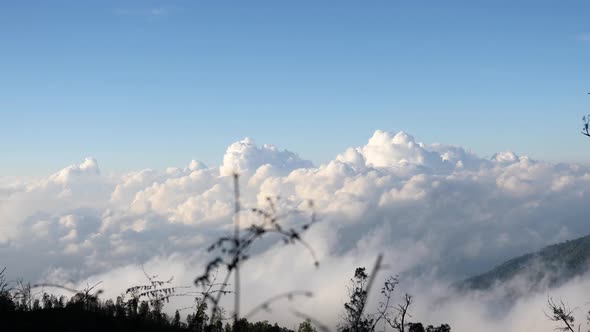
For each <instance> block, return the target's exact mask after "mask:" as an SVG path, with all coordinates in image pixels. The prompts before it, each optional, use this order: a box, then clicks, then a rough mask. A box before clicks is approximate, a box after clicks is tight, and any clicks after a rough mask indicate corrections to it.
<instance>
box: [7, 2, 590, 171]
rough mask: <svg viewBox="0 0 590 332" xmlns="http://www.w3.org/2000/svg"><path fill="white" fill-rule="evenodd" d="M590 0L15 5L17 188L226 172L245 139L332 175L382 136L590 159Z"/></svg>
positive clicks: (12, 115)
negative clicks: (68, 175) (55, 181)
mask: <svg viewBox="0 0 590 332" xmlns="http://www.w3.org/2000/svg"><path fill="white" fill-rule="evenodd" d="M589 17H590V2H587V1H240V2H237V1H236V2H229V1H153V2H152V1H52V2H28V1H14V2H12V3H9V2H2V3H1V4H0V155H1V157H0V160H1V162H0V175H5V176H10V175H31V174H45V173H49V172H52V171H55V170H57V169H59V168H61V167H63V166H64V165H68V164H72V163H77V162H80V161H81V160H83V158H84V157H86V156H93V157H95V158H97V159H98V161H99V163H100V165H101V168H102V169H103V170H106V171H123V170H128V169H138V168H146V167H151V168H163V167H166V166H173V165H176V166H181V165H184V164H186V163H188V161H190V160H191V159H193V158H194V159H199V160H202V161H204V162H205V163H206V164H208V165H210V166H214V165H218V164H220V163H221V158H222V156H223V152H224V151H225V148H226V147H227V146H228V145H229V144H230V143H232V142H234V141H236V140H239V139H241V138H243V137H246V136H249V137H252V138H254V139H255V140H256V141H257V142H258V143H259V144H261V143H272V144H275V145H277V146H279V147H281V148H287V149H289V150H292V151H295V152H297V153H299V154H300V155H301V156H302V157H303V158H307V159H311V160H312V161H314V162H315V163H316V164H319V163H321V162H324V161H326V160H329V159H331V158H333V157H334V156H335V155H336V154H337V153H340V152H342V151H343V150H344V149H346V148H347V147H350V146H359V145H362V144H364V143H365V142H366V140H367V139H368V138H369V137H370V136H371V134H372V133H373V131H374V130H375V129H383V130H388V131H394V132H395V131H399V130H404V131H407V132H409V133H411V134H412V135H414V136H416V137H417V139H418V140H420V141H424V142H425V143H433V142H442V143H449V144H456V145H461V146H464V147H467V148H469V149H471V150H473V151H474V152H476V153H478V154H480V155H482V156H487V155H491V154H492V153H494V152H497V151H503V150H513V151H515V152H517V153H520V154H528V155H531V156H533V157H534V158H539V159H547V160H551V161H580V162H588V161H590V154H589V153H588V151H589V148H590V141H589V140H587V139H586V140H585V139H584V137H582V135H580V134H579V129H580V128H581V117H582V115H583V114H585V113H590V96H589V95H587V91H590V75H589V74H590V20H589V19H588V18H589Z"/></svg>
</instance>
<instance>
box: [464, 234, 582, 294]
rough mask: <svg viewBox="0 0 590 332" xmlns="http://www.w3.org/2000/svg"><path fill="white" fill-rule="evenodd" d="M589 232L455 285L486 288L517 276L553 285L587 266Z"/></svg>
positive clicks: (466, 288)
mask: <svg viewBox="0 0 590 332" xmlns="http://www.w3.org/2000/svg"><path fill="white" fill-rule="evenodd" d="M589 260H590V235H589V236H584V237H581V238H578V239H575V240H570V241H566V242H562V243H559V244H554V245H551V246H548V247H545V248H543V249H542V250H540V251H538V252H536V253H530V254H526V255H523V256H520V257H516V258H513V259H511V260H509V261H506V262H504V263H502V264H500V265H498V266H497V267H495V268H493V269H492V270H490V271H488V272H486V273H484V274H481V275H478V276H475V277H471V278H469V279H466V280H464V281H462V282H460V283H458V284H457V285H456V287H457V288H459V289H462V290H485V289H490V288H492V287H493V286H495V285H497V284H502V283H505V282H508V281H510V280H513V279H514V278H515V277H517V276H520V277H523V278H526V280H527V281H528V285H529V286H530V287H536V286H538V285H539V284H541V283H543V284H545V285H548V286H556V285H559V284H560V283H563V282H565V281H567V280H569V279H571V278H573V277H575V276H578V275H580V274H582V273H584V272H585V271H586V270H587V269H588V267H589Z"/></svg>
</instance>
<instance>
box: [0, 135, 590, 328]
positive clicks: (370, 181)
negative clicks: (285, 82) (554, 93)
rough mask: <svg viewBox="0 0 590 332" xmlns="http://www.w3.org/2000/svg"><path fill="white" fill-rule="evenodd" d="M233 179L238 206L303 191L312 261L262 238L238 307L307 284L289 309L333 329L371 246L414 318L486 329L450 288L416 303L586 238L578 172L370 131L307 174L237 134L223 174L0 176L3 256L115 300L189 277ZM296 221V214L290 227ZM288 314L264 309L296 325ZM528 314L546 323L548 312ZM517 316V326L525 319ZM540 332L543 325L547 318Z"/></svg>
mask: <svg viewBox="0 0 590 332" xmlns="http://www.w3.org/2000/svg"><path fill="white" fill-rule="evenodd" d="M234 172H238V173H239V174H240V183H241V188H240V189H241V199H242V203H243V205H244V207H245V208H248V207H254V206H259V205H262V204H265V203H266V198H267V197H276V196H280V197H281V200H280V202H282V203H281V204H284V205H285V206H299V205H301V206H303V205H302V204H303V202H304V201H305V200H307V199H311V200H313V201H314V205H315V207H316V210H317V213H318V216H319V219H320V222H319V223H318V224H317V225H314V226H313V227H312V228H311V229H310V230H309V231H308V232H307V233H306V234H305V240H306V241H307V242H308V243H309V244H310V245H311V246H312V247H313V248H314V249H315V251H316V254H317V256H318V258H319V259H320V262H321V268H320V269H319V270H316V269H315V268H314V267H313V264H312V260H311V258H310V257H309V256H308V255H307V254H306V252H305V250H303V249H302V248H301V247H283V246H282V245H279V244H275V243H274V242H272V241H269V242H265V244H264V245H263V246H261V247H257V249H256V253H257V254H256V255H255V257H254V258H253V259H252V260H251V261H250V262H248V264H247V265H246V267H245V269H246V272H245V273H244V275H245V276H247V277H245V278H244V284H245V287H244V290H245V291H244V292H245V294H244V296H243V298H244V299H247V300H245V301H247V303H245V304H244V305H245V307H246V309H247V308H249V307H251V306H253V305H254V304H256V303H258V302H259V301H261V300H263V299H264V298H265V297H268V296H271V295H273V294H276V293H279V292H282V291H284V290H286V289H292V288H295V289H297V288H306V289H307V288H309V289H311V290H313V291H314V292H315V293H316V297H315V298H314V299H312V300H309V301H305V302H304V303H300V304H298V306H299V308H300V309H301V308H303V309H305V311H308V312H315V313H319V314H320V315H321V316H322V319H324V320H326V322H329V323H332V324H333V323H335V320H336V319H337V317H338V315H339V313H340V311H341V308H342V303H343V302H344V300H345V297H346V289H345V285H346V282H347V280H348V278H349V277H350V275H351V274H352V273H353V271H354V268H355V267H356V266H361V265H363V266H367V267H370V266H371V265H372V263H373V260H374V259H375V257H376V256H377V255H378V253H383V254H384V255H385V259H386V263H387V265H388V266H390V270H389V271H388V273H391V274H400V275H401V277H402V279H404V278H405V279H406V280H412V282H406V283H405V284H404V287H405V288H407V289H409V290H413V291H414V292H415V293H417V294H416V295H417V296H418V297H417V301H418V302H417V303H421V302H420V296H421V297H422V299H424V302H422V303H421V304H417V307H416V317H417V318H418V319H420V320H426V321H429V320H430V321H431V322H432V323H436V322H437V321H441V322H442V321H445V322H449V323H451V324H452V325H454V327H455V326H460V327H461V328H459V329H458V330H462V329H466V328H467V326H466V325H462V324H465V322H461V321H460V318H461V317H462V316H461V315H460V309H465V310H466V309H467V308H472V310H473V313H474V315H476V317H479V319H480V320H481V321H482V322H486V323H488V320H487V318H485V317H487V316H486V315H488V313H487V310H489V308H488V307H486V305H479V304H478V305H476V304H474V303H472V302H478V301H480V300H481V299H479V300H478V299H473V298H468V297H460V298H459V299H458V300H457V301H455V302H453V303H452V304H449V305H446V306H444V308H446V309H441V308H439V309H437V310H432V308H429V307H428V305H426V303H425V302H428V301H431V300H433V299H435V298H437V297H443V295H444V296H447V297H448V296H449V294H446V293H444V291H442V290H441V289H446V288H445V287H444V286H443V285H446V284H448V283H449V282H452V281H455V280H457V279H460V278H463V277H466V276H469V275H471V274H474V273H478V272H482V271H484V270H485V269H487V268H490V267H491V266H492V265H494V264H496V263H498V262H501V261H503V260H505V259H508V258H511V257H513V256H516V255H520V254H523V253H526V252H529V251H533V250H536V249H539V248H540V247H542V246H544V245H547V244H551V243H554V242H558V241H562V240H565V239H568V238H573V237H577V236H581V235H586V234H589V233H590V225H589V224H587V223H585V222H584V221H585V218H586V216H587V215H588V212H589V209H588V204H587V202H588V201H589V198H590V186H589V185H590V169H589V168H587V167H584V166H580V165H573V164H572V165H570V164H552V163H546V162H540V161H535V160H531V159H530V158H528V157H524V156H517V155H515V154H514V153H511V152H503V153H498V154H496V155H494V157H492V158H491V159H483V158H480V157H478V156H477V155H475V154H473V153H471V152H469V151H467V150H465V149H463V148H461V147H457V146H448V145H443V144H432V145H426V144H423V143H419V142H416V140H415V139H414V138H413V137H412V136H411V135H409V134H406V133H403V132H400V133H397V134H392V133H387V132H384V131H376V132H375V133H374V134H373V136H372V137H371V138H370V139H369V141H368V143H367V144H366V145H364V146H360V147H356V148H349V149H347V150H345V151H344V152H343V153H341V154H339V155H338V156H336V157H335V158H334V159H333V160H332V161H330V162H327V163H325V164H323V165H320V166H317V167H315V166H313V164H312V163H311V162H309V161H306V160H303V159H301V158H300V157H298V156H297V155H296V154H295V153H293V152H289V151H282V150H279V149H278V148H276V147H274V146H272V145H263V146H260V147H259V146H257V145H256V144H255V143H254V141H253V140H251V139H244V140H242V141H240V142H236V143H234V144H232V145H231V146H230V147H228V149H227V151H226V153H225V155H224V157H223V163H222V165H221V166H220V167H213V168H209V167H207V166H205V165H203V164H202V163H199V162H197V161H191V162H190V164H189V165H188V166H186V167H179V168H168V169H166V170H164V171H156V170H140V171H137V172H131V173H128V174H124V175H122V176H118V177H113V176H105V175H103V174H102V173H101V172H100V170H99V167H98V163H97V162H96V161H95V160H94V159H91V158H89V159H86V160H85V161H83V162H82V163H81V164H79V165H73V166H69V167H66V168H64V169H63V170H61V171H59V172H57V173H55V174H53V175H50V176H48V177H46V178H44V179H38V180H29V181H23V180H11V179H2V181H0V218H1V221H0V227H1V229H2V232H1V235H0V261H2V262H3V264H6V265H7V266H8V268H9V271H10V272H11V273H12V275H13V276H19V277H24V278H26V279H29V280H38V279H56V278H57V279H60V280H83V279H85V278H91V279H101V280H105V285H107V286H108V287H110V289H109V288H107V291H110V293H107V294H108V295H109V296H116V295H117V294H118V292H120V291H121V290H122V289H124V288H125V287H127V286H129V285H130V284H133V283H134V282H138V281H141V280H135V279H136V278H139V279H140V278H141V277H142V275H143V274H142V273H140V272H141V270H140V269H139V268H138V264H145V265H146V267H148V268H149V269H150V270H154V271H156V272H158V273H160V274H163V273H168V274H171V275H175V276H176V280H178V282H180V283H184V284H191V283H192V280H193V279H194V277H195V276H196V275H198V274H199V273H200V272H201V271H202V268H203V264H204V263H205V262H206V259H207V254H206V252H205V251H204V248H206V246H208V245H209V244H210V243H211V242H212V241H214V239H216V238H217V237H218V236H219V235H220V234H224V233H225V232H226V231H228V228H229V227H228V226H230V225H231V221H232V211H233V187H232V178H231V176H229V175H231V174H233V173H234ZM247 217H248V216H247ZM248 218H253V216H249V217H248ZM248 218H246V219H245V220H246V222H247V220H248ZM301 218H304V216H302V215H293V216H291V217H289V222H298V221H301ZM286 257H289V259H286ZM132 277H133V278H132ZM132 279H133V280H132ZM54 281H59V280H54ZM424 285H429V286H428V289H430V291H429V292H426V291H423V290H424V289H425V287H424ZM568 287H569V286H568ZM486 296H492V295H486ZM535 296H536V295H535ZM527 301H533V302H534V303H535V305H537V304H539V303H538V299H536V298H535V299H533V300H531V299H528V300H527ZM535 301H536V302H535ZM480 302H481V301H480ZM533 302H531V303H533ZM478 303H479V302H478ZM519 305H520V307H519ZM288 306H289V304H287V307H288ZM531 307H533V305H531ZM514 308H515V309H514V310H516V311H513V312H511V313H510V315H517V314H519V313H520V311H519V310H521V311H522V310H524V309H523V307H522V304H516V305H515V306H514ZM445 310H446V311H445ZM475 311H477V312H475ZM288 312H289V311H288V310H282V311H280V314H279V312H275V313H274V315H284V317H282V316H281V318H282V319H285V320H289V319H293V318H292V317H291V316H289V315H288ZM530 314H531V315H536V316H535V317H537V318H535V320H534V321H543V320H544V316H543V312H542V310H540V311H539V312H537V313H534V312H533V313H530ZM445 315H446V316H445ZM477 315H480V316H477ZM506 317H512V316H506ZM504 318H505V317H504ZM510 319H513V320H516V316H514V317H513V318H510ZM498 321H501V322H502V324H508V323H506V321H505V320H498ZM532 321H533V320H532V319H531V320H530V322H532ZM474 324H475V323H474ZM489 324H492V322H489ZM527 324H528V323H522V324H521V323H518V324H517V323H514V326H519V327H520V328H521V329H522V328H524V327H526V329H528V327H530V326H532V325H527ZM508 325H510V324H508ZM508 325H506V326H508ZM463 326H465V327H464V328H463ZM490 326H493V327H495V328H498V326H499V325H490ZM535 326H536V327H535V328H537V327H538V326H537V325H535ZM543 326H545V327H546V328H545V327H544V328H545V330H547V331H548V330H549V329H548V328H550V326H551V325H550V324H549V325H547V324H545V325H543ZM491 329H492V327H490V328H489V330H491ZM502 329H503V330H508V331H509V330H514V331H516V330H517V329H516V328H507V327H505V326H502ZM478 330H480V331H485V330H486V328H485V327H482V328H481V329H478ZM537 330H539V331H540V330H541V329H540V328H539V329H537Z"/></svg>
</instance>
